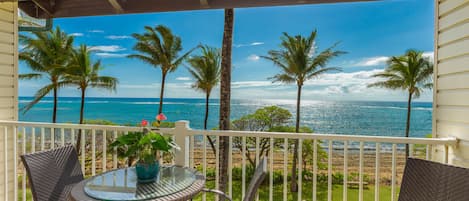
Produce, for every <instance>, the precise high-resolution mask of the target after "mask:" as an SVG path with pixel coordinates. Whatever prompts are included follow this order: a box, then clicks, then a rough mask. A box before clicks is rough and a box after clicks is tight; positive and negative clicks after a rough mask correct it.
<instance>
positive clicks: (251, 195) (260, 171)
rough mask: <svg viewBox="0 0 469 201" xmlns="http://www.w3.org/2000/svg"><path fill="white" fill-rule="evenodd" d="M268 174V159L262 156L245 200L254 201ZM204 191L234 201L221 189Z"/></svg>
mask: <svg viewBox="0 0 469 201" xmlns="http://www.w3.org/2000/svg"><path fill="white" fill-rule="evenodd" d="M266 175H267V159H266V158H262V159H261V160H260V162H259V165H258V166H257V168H256V171H255V172H254V176H253V177H252V179H251V182H250V183H249V186H248V189H247V191H246V195H245V196H244V198H243V201H254V199H255V198H256V193H257V190H258V189H259V186H260V185H261V184H262V182H263V181H264V178H265V176H266ZM203 191H205V192H210V193H215V194H218V195H220V196H222V197H224V198H225V199H227V200H229V201H232V199H231V198H230V197H229V196H228V195H226V194H225V193H223V192H221V191H219V190H214V189H204V190H203Z"/></svg>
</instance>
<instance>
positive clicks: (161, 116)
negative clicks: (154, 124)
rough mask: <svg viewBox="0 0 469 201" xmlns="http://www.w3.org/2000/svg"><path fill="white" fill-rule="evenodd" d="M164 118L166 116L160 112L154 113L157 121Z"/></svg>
mask: <svg viewBox="0 0 469 201" xmlns="http://www.w3.org/2000/svg"><path fill="white" fill-rule="evenodd" d="M166 119H167V118H166V116H164V114H163V113H160V114H159V115H156V120H158V121H164V120H166Z"/></svg>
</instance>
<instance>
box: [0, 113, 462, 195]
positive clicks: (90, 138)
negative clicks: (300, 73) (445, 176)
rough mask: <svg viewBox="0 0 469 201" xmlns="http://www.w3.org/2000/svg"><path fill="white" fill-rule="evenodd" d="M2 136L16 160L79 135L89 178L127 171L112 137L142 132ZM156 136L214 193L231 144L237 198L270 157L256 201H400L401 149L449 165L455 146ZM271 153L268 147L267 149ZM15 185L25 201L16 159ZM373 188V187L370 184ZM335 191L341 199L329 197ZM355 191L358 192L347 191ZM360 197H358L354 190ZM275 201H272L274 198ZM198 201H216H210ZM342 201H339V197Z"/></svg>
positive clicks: (418, 141) (442, 141) (73, 129)
mask: <svg viewBox="0 0 469 201" xmlns="http://www.w3.org/2000/svg"><path fill="white" fill-rule="evenodd" d="M2 128H4V133H5V134H6V136H11V135H13V136H17V143H16V144H15V145H14V146H15V149H16V148H18V149H16V150H18V156H19V155H21V154H25V153H34V152H36V151H41V150H47V149H51V148H54V147H57V146H63V145H65V144H69V143H71V144H75V143H76V137H77V136H78V135H77V134H78V132H81V133H82V140H81V141H82V142H86V143H81V150H85V151H81V155H80V161H81V165H82V170H83V172H84V173H85V175H86V176H92V175H95V174H99V173H101V172H105V171H107V170H110V169H115V168H120V167H125V166H127V165H128V164H127V159H119V158H118V157H117V155H116V153H117V152H116V150H108V147H107V145H108V144H109V143H110V142H112V141H113V139H115V138H116V137H117V136H119V135H122V134H125V133H127V132H132V131H141V130H142V128H139V127H124V126H101V125H77V124H50V123H32V122H7V121H0V129H2ZM160 132H162V133H165V134H168V135H172V136H173V137H174V140H175V142H176V143H177V144H179V145H180V146H181V150H180V151H176V152H175V155H174V157H173V159H174V160H166V161H165V162H167V163H173V164H178V165H184V166H190V167H194V168H197V169H199V170H200V171H201V172H203V174H205V175H206V177H207V185H208V186H209V187H212V188H218V181H219V179H220V174H219V171H218V167H219V162H220V153H219V150H220V147H219V143H218V142H219V141H220V138H221V137H227V138H228V139H229V144H230V145H231V146H229V147H228V149H229V150H228V151H229V158H228V166H229V167H228V170H229V171H228V175H227V178H228V183H227V192H228V194H229V195H231V196H234V198H236V199H238V200H239V199H240V198H241V197H243V196H244V195H245V193H246V188H247V183H248V182H249V181H248V180H249V176H250V173H251V172H252V171H251V170H252V169H253V168H252V165H251V164H254V165H256V164H257V162H258V161H259V159H260V158H261V157H267V158H268V164H269V168H268V169H269V173H270V174H269V176H268V178H267V179H266V183H265V185H263V186H262V187H261V190H260V195H259V199H260V200H270V201H272V200H279V199H283V200H294V199H297V200H299V201H301V200H313V201H316V200H327V201H331V200H338V199H337V198H333V195H338V194H340V195H341V196H342V199H341V200H344V201H345V200H347V199H348V198H349V197H350V195H351V194H355V193H358V200H359V201H363V200H376V201H377V200H380V198H381V197H382V196H381V193H382V192H381V188H386V189H387V190H386V189H385V190H384V191H389V188H390V193H389V196H387V199H386V200H392V201H394V200H397V195H398V186H399V183H400V179H401V176H402V171H403V168H404V163H405V160H404V159H405V154H404V151H403V150H404V146H405V145H406V144H408V145H409V147H410V156H413V157H420V158H426V159H431V158H432V157H431V154H432V151H435V149H436V148H438V149H439V150H443V151H444V152H445V153H444V154H443V155H444V156H445V157H444V158H443V162H447V155H448V154H447V152H448V147H450V146H455V145H456V144H457V140H456V139H454V138H404V137H382V136H357V135H334V134H309V133H278V132H251V131H204V130H192V129H190V127H189V124H188V122H186V121H180V122H177V123H176V127H175V128H163V129H160ZM207 136H209V137H211V138H212V139H213V140H214V142H215V153H216V154H213V151H212V150H211V146H209V144H208V142H207V141H208V140H207ZM293 140H298V141H299V147H298V161H299V162H298V165H297V167H298V170H297V173H298V174H297V175H299V176H298V178H297V184H298V191H297V192H294V193H292V192H290V190H289V185H288V184H289V183H290V181H291V175H289V173H290V172H291V164H292V161H293V159H292V158H293V157H292V156H293V154H292V142H293ZM272 147H273V148H272ZM14 163H15V165H16V164H17V165H18V166H17V167H18V168H17V169H18V171H17V174H18V177H17V179H18V181H17V183H18V185H16V186H17V188H15V191H16V192H15V195H18V198H19V200H27V196H28V195H29V193H28V183H27V179H26V177H25V176H24V172H25V171H24V168H23V166H22V164H21V163H20V160H17V161H15V162H14ZM370 183H373V184H370ZM340 187H341V188H342V190H341V191H342V192H340V193H337V192H336V193H334V191H337V190H338V189H339V191H340ZM353 187H355V188H356V189H349V188H353ZM357 190H358V191H357ZM365 191H371V193H373V194H374V198H368V197H367V198H366V199H365V198H364V196H363V195H364V192H365ZM274 196H275V197H274ZM197 199H201V200H213V199H214V197H212V196H211V195H208V194H207V195H205V194H203V195H201V196H200V197H198V198H197ZM339 199H340V198H339Z"/></svg>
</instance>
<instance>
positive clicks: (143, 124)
mask: <svg viewBox="0 0 469 201" xmlns="http://www.w3.org/2000/svg"><path fill="white" fill-rule="evenodd" d="M142 126H143V127H146V126H148V121H147V120H145V119H144V120H142Z"/></svg>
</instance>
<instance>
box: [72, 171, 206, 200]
mask: <svg viewBox="0 0 469 201" xmlns="http://www.w3.org/2000/svg"><path fill="white" fill-rule="evenodd" d="M204 184H205V179H204V178H203V176H202V175H200V174H199V173H198V172H196V171H194V170H192V169H189V168H184V167H179V166H162V167H161V169H160V172H159V174H158V177H157V179H156V181H155V182H152V183H145V184H140V183H138V182H137V175H136V172H135V168H133V167H131V168H123V169H117V170H113V171H109V172H105V173H103V174H100V175H96V176H94V177H91V178H89V179H86V180H84V181H82V182H80V183H79V184H77V185H76V186H75V187H73V189H72V192H71V194H70V198H71V199H72V200H113V201H121V200H129V201H137V200H187V199H190V198H191V197H192V196H194V195H195V194H197V193H198V192H200V191H201V190H202V188H203V187H204Z"/></svg>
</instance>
